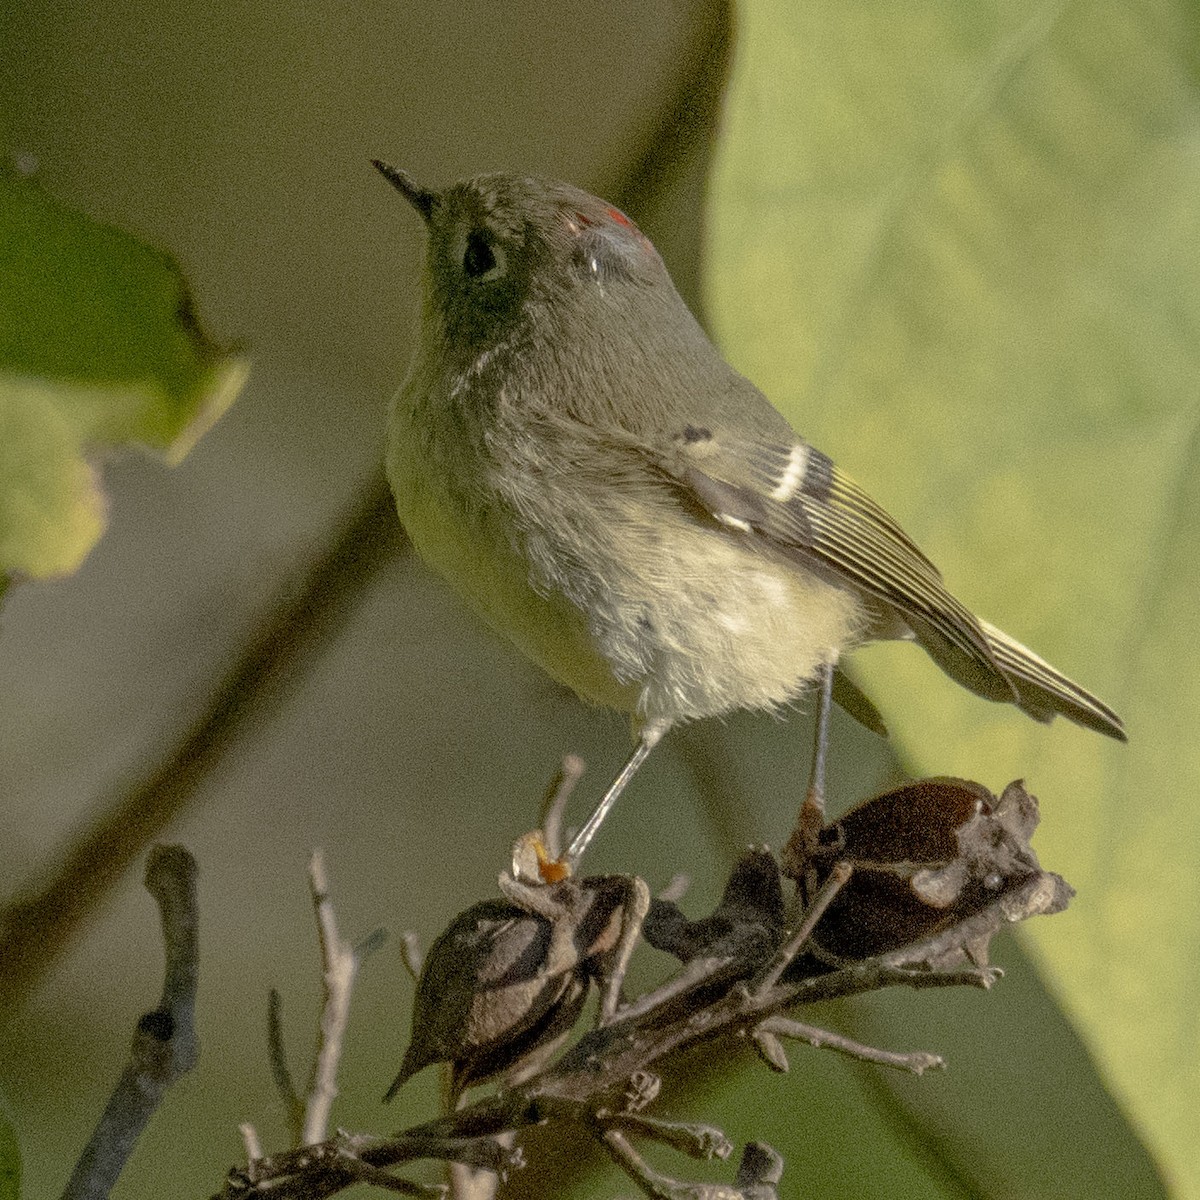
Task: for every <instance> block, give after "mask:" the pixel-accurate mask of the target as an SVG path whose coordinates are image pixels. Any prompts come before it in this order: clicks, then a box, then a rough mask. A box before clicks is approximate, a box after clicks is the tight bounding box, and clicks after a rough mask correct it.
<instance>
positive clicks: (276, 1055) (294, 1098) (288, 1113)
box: [259, 988, 304, 1158]
mask: <svg viewBox="0 0 1200 1200" xmlns="http://www.w3.org/2000/svg"><path fill="white" fill-rule="evenodd" d="M267 1056H268V1058H269V1059H270V1062H271V1078H272V1079H274V1081H275V1090H276V1091H277V1092H278V1093H279V1098H280V1100H281V1101H283V1112H284V1117H285V1118H286V1120H287V1125H288V1132H289V1133H290V1134H291V1135H292V1145H293V1146H299V1145H300V1144H301V1141H302V1139H303V1136H304V1101H302V1100H301V1099H300V1093H299V1092H297V1091H296V1085H295V1083H293V1082H292V1073H291V1071H290V1070H288V1065H287V1051H286V1050H285V1049H284V1046H283V998H282V997H281V996H280V994H279V990H278V989H277V988H272V989H271V990H270V991H269V992H268V993H267ZM259 1157H260V1158H261V1157H262V1155H261V1154H260V1155H259Z"/></svg>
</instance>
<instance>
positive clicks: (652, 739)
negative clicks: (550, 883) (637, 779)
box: [560, 722, 670, 871]
mask: <svg viewBox="0 0 1200 1200" xmlns="http://www.w3.org/2000/svg"><path fill="white" fill-rule="evenodd" d="M669 728H670V726H669V725H668V724H666V723H659V722H652V723H650V724H647V725H646V726H645V727H644V728H643V729H642V731H641V734H640V736H639V737H638V744H637V745H636V746H635V747H634V748H633V753H632V754H631V755H630V756H629V758H628V759H627V760H626V763H625V765H624V766H623V767H622V768H621V773H620V774H619V775H618V776H617V777H616V779H614V780H613V781H612V783H611V784H609V788H608V791H607V792H605V793H604V795H603V796H601V797H600V803H599V804H597V805H596V807H595V808H594V809H593V810H592V815H591V816H590V817H588V819H587V820H586V821H585V822H584V823H583V828H581V829H580V831H579V832H578V833H577V834H576V835H575V837H574V838H573V839H572V840H571V844H570V845H569V846H568V847H567V852H566V854H564V855H563V856H562V859H561V860H560V861H561V862H563V863H565V864H566V866H567V867H568V868H569V869H570V870H571V871H574V870H575V868H576V867H577V866H578V864H579V860H580V858H582V857H583V852H584V851H585V850H586V849H587V848H588V845H589V844H590V843H591V840H592V838H594V837H595V836H596V831H597V830H598V829H599V828H600V826H601V824H603V822H604V818H605V817H606V816H608V812H609V809H611V808H612V806H613V805H614V804H616V802H617V797H618V796H620V794H621V793H622V792H623V791H624V790H625V787H626V785H627V784H628V783H629V781H630V780H631V779H632V778H633V777H634V775H636V774H637V769H638V767H640V766H641V765H642V763H644V762H645V761H646V756H647V755H648V754H649V753H650V751H651V750H653V749H654V747H655V746H656V745H657V744H658V742H659V739H660V738H661V737H662V735H663V734H664V733H666V732H667V730H668V729H669Z"/></svg>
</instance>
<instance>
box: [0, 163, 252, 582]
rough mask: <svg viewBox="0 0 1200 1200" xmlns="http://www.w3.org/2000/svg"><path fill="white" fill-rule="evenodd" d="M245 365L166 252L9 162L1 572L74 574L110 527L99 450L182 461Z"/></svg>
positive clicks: (1, 311)
mask: <svg viewBox="0 0 1200 1200" xmlns="http://www.w3.org/2000/svg"><path fill="white" fill-rule="evenodd" d="M246 372H247V365H246V363H245V361H244V360H243V359H241V358H239V357H237V356H235V355H230V354H227V353H224V352H222V351H220V350H218V349H217V348H216V347H215V346H213V345H212V344H211V343H210V342H209V341H208V340H207V339H206V338H205V337H204V335H203V334H202V333H201V331H200V328H199V326H198V325H197V323H196V318H195V315H194V313H193V311H192V302H191V297H190V295H189V293H188V290H187V285H186V283H185V281H184V279H183V276H182V274H181V272H180V270H179V268H178V266H177V265H176V264H175V262H174V261H173V260H172V259H171V258H170V257H169V256H168V255H166V254H164V253H162V252H161V251H158V250H155V249H153V248H152V247H150V246H147V245H145V244H144V243H142V242H140V241H138V240H137V239H136V238H134V237H132V236H131V235H130V234H127V233H124V232H123V231H121V230H119V229H115V228H113V227H112V226H109V225H103V224H100V223H98V222H96V221H93V220H92V219H91V218H89V217H86V216H84V215H83V214H81V213H77V212H74V211H72V210H71V209H68V208H66V207H64V206H63V205H61V204H59V203H57V202H56V201H54V200H53V199H51V198H50V197H49V196H47V195H46V193H45V192H43V191H42V190H41V188H40V187H38V186H37V185H36V184H35V183H34V182H32V181H30V180H26V179H21V178H18V177H16V176H14V175H12V174H8V173H5V172H3V171H0V578H7V577H8V576H10V575H14V574H15V575H26V576H32V577H34V578H46V577H48V576H54V575H62V574H65V573H69V572H71V571H74V570H75V569H76V568H77V567H78V566H79V564H80V562H81V561H82V560H83V558H84V556H85V555H86V554H87V552H88V550H90V549H91V547H92V545H93V544H94V543H95V541H96V539H97V538H98V537H99V536H100V534H101V532H102V531H103V528H104V523H105V500H104V496H103V493H102V491H101V489H100V485H99V481H98V476H97V472H96V470H95V467H94V466H93V456H94V455H95V454H96V453H97V452H103V451H105V450H108V449H110V448H113V447H117V446H121V445H125V444H130V443H133V444H138V445H141V446H144V447H148V448H150V449H153V450H156V451H158V452H160V453H161V454H162V455H163V456H164V457H165V458H166V459H167V461H168V462H172V463H174V462H178V461H179V459H181V458H182V457H183V456H184V455H185V454H186V453H187V451H188V450H189V449H190V448H191V446H192V445H193V444H194V443H195V441H196V439H197V438H199V437H200V435H201V434H202V433H203V432H204V431H205V430H206V429H207V428H208V427H209V426H210V425H211V424H212V423H213V422H214V421H215V420H216V419H217V418H218V417H219V416H220V415H221V413H222V412H223V411H224V410H225V409H226V408H227V407H228V405H229V404H230V403H231V401H232V400H233V398H234V397H235V396H236V395H237V393H238V391H239V390H240V389H241V386H242V384H243V382H244V380H245V377H246Z"/></svg>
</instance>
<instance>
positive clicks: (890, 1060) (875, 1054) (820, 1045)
mask: <svg viewBox="0 0 1200 1200" xmlns="http://www.w3.org/2000/svg"><path fill="white" fill-rule="evenodd" d="M764 1033H765V1034H771V1035H775V1034H778V1035H779V1036H780V1037H787V1038H794V1039H795V1040H796V1041H801V1042H807V1043H808V1044H809V1045H810V1046H813V1047H815V1048H816V1049H818V1050H821V1049H825V1050H836V1051H837V1052H838V1053H839V1054H846V1055H849V1057H851V1058H858V1059H861V1060H862V1061H863V1062H872V1063H879V1064H881V1065H882V1066H885V1067H895V1068H896V1069H897V1070H899V1071H911V1072H912V1073H913V1074H914V1075H923V1074H924V1073H925V1072H926V1071H931V1070H937V1069H940V1068H942V1067H944V1066H945V1065H946V1060H945V1059H944V1058H942V1057H941V1056H940V1055H938V1054H930V1053H928V1052H927V1051H924V1050H915V1051H913V1052H912V1053H910V1054H902V1053H900V1052H898V1051H895V1050H877V1049H875V1048H874V1047H873V1046H864V1045H863V1044H862V1043H861V1042H856V1041H853V1040H852V1039H851V1038H848V1037H844V1036H843V1035H842V1034H840V1033H833V1032H832V1031H831V1030H828V1029H820V1028H818V1027H817V1026H816V1025H806V1024H804V1023H803V1022H802V1021H795V1020H793V1019H792V1018H791V1017H768V1018H767V1019H766V1020H765V1021H763V1022H762V1023H761V1024H759V1025H758V1026H756V1027H755V1030H754V1036H755V1038H756V1039H757V1038H758V1037H759V1036H760V1034H764Z"/></svg>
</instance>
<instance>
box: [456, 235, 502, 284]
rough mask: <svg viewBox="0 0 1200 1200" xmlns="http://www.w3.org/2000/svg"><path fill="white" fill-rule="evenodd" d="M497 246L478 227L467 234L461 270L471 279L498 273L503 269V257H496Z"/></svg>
mask: <svg viewBox="0 0 1200 1200" xmlns="http://www.w3.org/2000/svg"><path fill="white" fill-rule="evenodd" d="M498 249H499V248H498V247H494V246H493V245H492V243H491V242H490V241H489V240H488V238H487V235H486V234H483V233H481V232H480V231H479V230H478V229H476V230H473V231H472V232H471V233H470V234H469V235H468V236H467V245H466V249H465V250H463V260H462V265H463V270H464V271H465V272H466V273H467V274H468V275H470V276H471V278H472V279H482V278H483V277H484V276H486V275H492V274H498V273H499V272H500V271H501V270H503V266H504V264H503V259H502V258H498V257H497V250H498Z"/></svg>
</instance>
